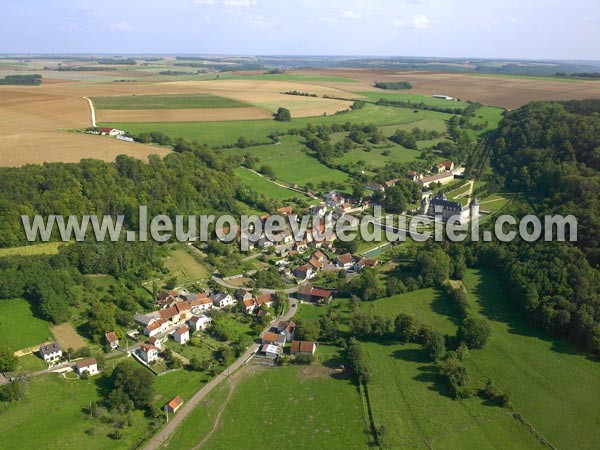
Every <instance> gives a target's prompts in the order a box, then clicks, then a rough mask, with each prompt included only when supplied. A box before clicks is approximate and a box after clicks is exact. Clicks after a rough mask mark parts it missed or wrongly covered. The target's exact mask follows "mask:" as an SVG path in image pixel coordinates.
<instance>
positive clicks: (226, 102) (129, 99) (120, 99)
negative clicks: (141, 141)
mask: <svg viewBox="0 0 600 450" xmlns="http://www.w3.org/2000/svg"><path fill="white" fill-rule="evenodd" d="M92 101H93V102H94V106H95V107H96V108H98V109H197V108H202V109H205V108H243V107H247V106H252V105H250V104H248V103H244V102H241V101H239V100H234V99H232V98H227V97H221V96H218V95H213V94H172V95H169V94H164V95H119V96H114V97H94V98H92Z"/></svg>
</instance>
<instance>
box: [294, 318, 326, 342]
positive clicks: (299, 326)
mask: <svg viewBox="0 0 600 450" xmlns="http://www.w3.org/2000/svg"><path fill="white" fill-rule="evenodd" d="M319 334H321V330H320V328H319V322H317V321H316V320H311V319H298V320H297V321H296V339H298V340H300V341H318V340H319Z"/></svg>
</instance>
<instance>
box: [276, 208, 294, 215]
mask: <svg viewBox="0 0 600 450" xmlns="http://www.w3.org/2000/svg"><path fill="white" fill-rule="evenodd" d="M277 212H278V213H279V214H280V215H282V216H289V215H290V214H293V213H294V210H293V209H292V207H291V206H283V207H281V208H277Z"/></svg>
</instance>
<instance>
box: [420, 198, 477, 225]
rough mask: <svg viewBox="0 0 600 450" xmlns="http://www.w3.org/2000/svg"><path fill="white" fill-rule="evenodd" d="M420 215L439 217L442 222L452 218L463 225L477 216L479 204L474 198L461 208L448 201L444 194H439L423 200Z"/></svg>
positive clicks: (457, 203) (460, 205) (457, 204)
mask: <svg viewBox="0 0 600 450" xmlns="http://www.w3.org/2000/svg"><path fill="white" fill-rule="evenodd" d="M420 213H421V214H424V215H427V216H430V217H439V218H441V220H442V221H443V222H446V221H448V220H449V219H450V218H454V219H456V220H457V221H458V222H459V223H461V224H464V223H466V222H468V221H469V220H473V219H474V218H475V217H478V216H479V202H478V201H477V198H474V199H473V201H472V202H471V204H470V205H469V206H463V205H462V204H461V203H459V202H455V201H451V200H448V197H446V194H440V195H436V196H434V197H429V198H425V199H423V200H422V201H421V209H420Z"/></svg>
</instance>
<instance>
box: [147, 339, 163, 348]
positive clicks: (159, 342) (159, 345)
mask: <svg viewBox="0 0 600 450" xmlns="http://www.w3.org/2000/svg"><path fill="white" fill-rule="evenodd" d="M148 343H149V344H151V345H154V346H155V347H156V348H157V349H159V350H160V349H162V344H163V341H162V339H161V338H159V337H157V336H152V337H151V338H150V339H148Z"/></svg>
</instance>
